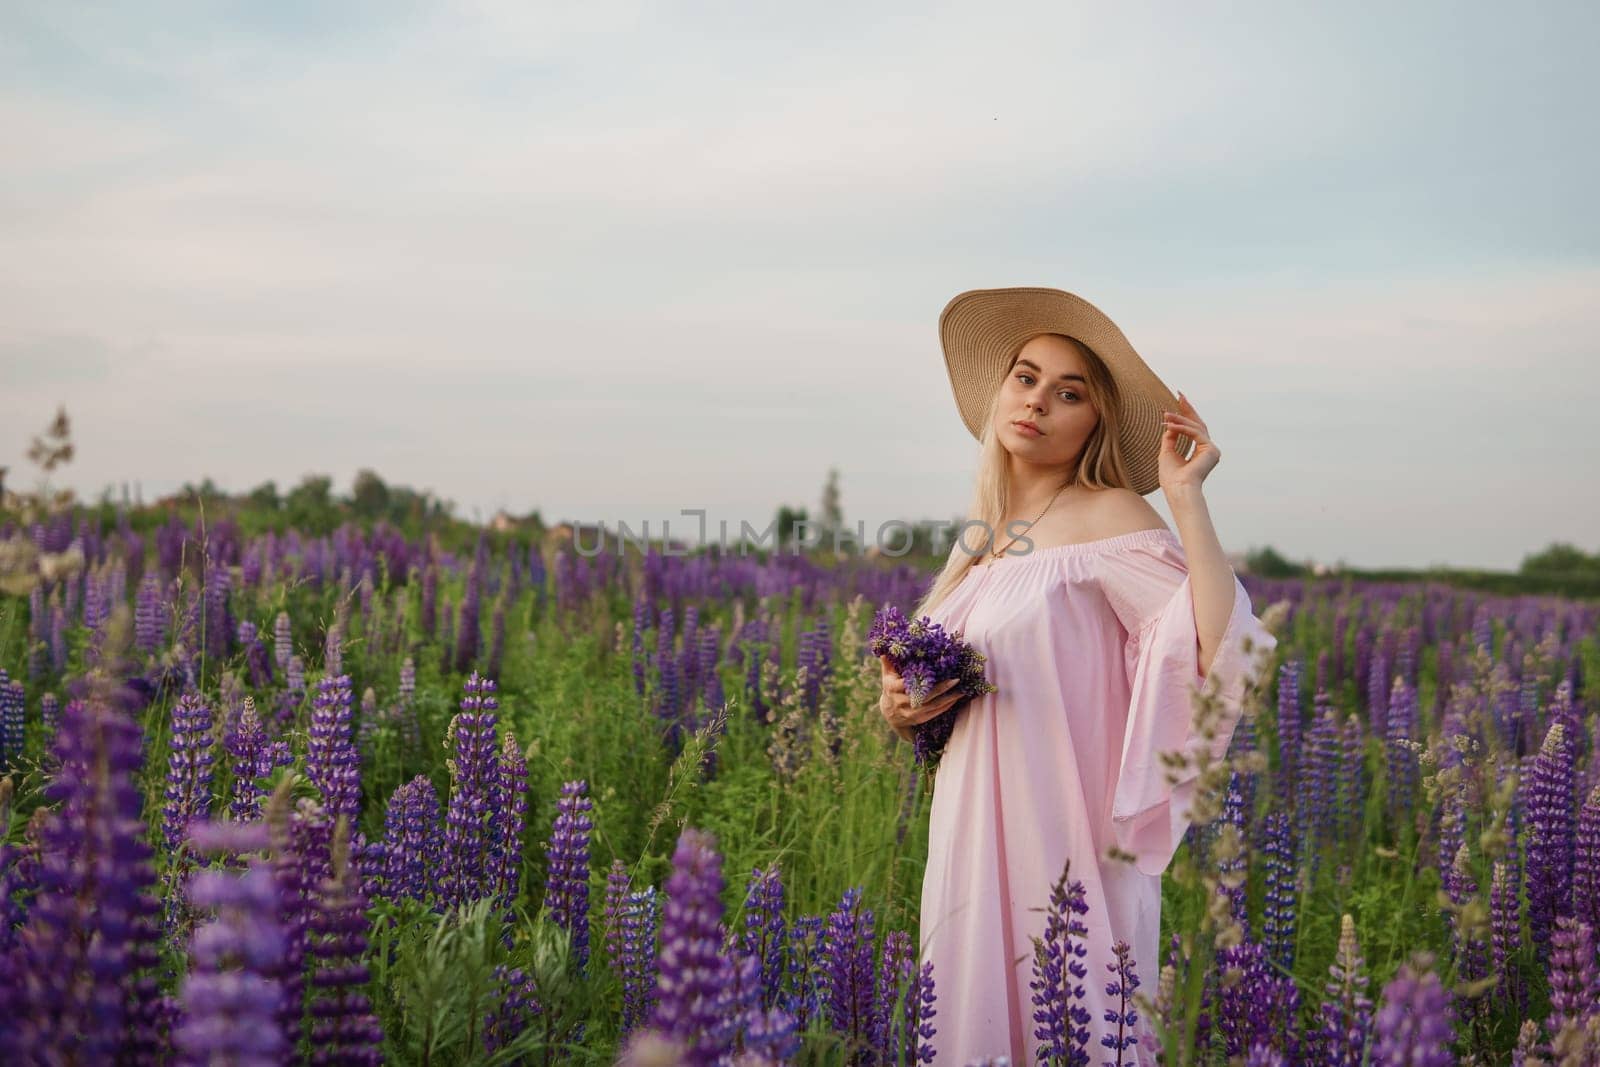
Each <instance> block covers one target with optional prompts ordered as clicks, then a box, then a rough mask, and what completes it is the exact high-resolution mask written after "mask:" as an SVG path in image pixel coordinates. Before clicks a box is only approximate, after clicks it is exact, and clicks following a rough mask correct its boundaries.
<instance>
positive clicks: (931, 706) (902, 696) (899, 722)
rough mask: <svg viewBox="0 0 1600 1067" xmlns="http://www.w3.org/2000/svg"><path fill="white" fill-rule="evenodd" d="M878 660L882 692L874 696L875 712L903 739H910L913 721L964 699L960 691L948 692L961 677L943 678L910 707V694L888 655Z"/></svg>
mask: <svg viewBox="0 0 1600 1067" xmlns="http://www.w3.org/2000/svg"><path fill="white" fill-rule="evenodd" d="M878 661H879V662H880V663H882V664H883V692H882V694H881V695H880V696H879V697H878V711H879V712H880V713H881V714H882V715H883V719H884V721H885V722H887V723H888V724H889V726H890V728H891V729H893V730H894V732H895V733H897V734H899V735H900V736H901V737H903V738H904V739H905V740H907V741H910V740H913V739H914V736H915V735H913V734H912V732H911V728H912V727H913V726H915V725H916V724H917V723H919V722H927V721H928V720H929V719H932V718H935V717H937V716H939V715H942V714H944V713H945V712H946V711H949V710H950V709H951V708H953V707H954V706H955V705H956V704H958V703H960V702H961V701H962V700H963V699H964V695H963V694H961V693H953V692H951V690H952V689H954V688H955V686H956V684H957V683H959V682H960V681H961V679H959V678H946V679H945V680H944V681H942V682H940V683H939V684H938V685H936V686H934V687H933V689H932V691H930V692H929V693H928V696H927V698H926V699H925V700H923V702H922V705H921V706H920V707H915V708H914V707H912V706H911V694H910V693H908V692H906V682H905V679H904V678H902V677H901V676H900V672H899V671H897V670H895V669H894V666H893V665H892V664H891V663H890V662H889V657H888V656H879V657H878Z"/></svg>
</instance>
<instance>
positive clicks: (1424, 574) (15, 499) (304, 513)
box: [0, 408, 1600, 597]
mask: <svg viewBox="0 0 1600 1067" xmlns="http://www.w3.org/2000/svg"><path fill="white" fill-rule="evenodd" d="M73 454H74V449H73V444H72V439H71V422H70V420H69V419H68V417H67V413H66V410H65V409H64V408H63V409H61V410H59V411H57V413H56V416H55V418H54V419H53V420H52V422H51V424H50V426H49V427H48V428H47V429H46V430H45V431H44V432H43V433H41V434H39V435H36V436H35V437H34V438H33V441H32V443H31V445H30V447H29V450H28V457H27V458H28V459H29V460H30V461H31V462H32V463H34V464H35V465H36V466H37V467H39V469H40V471H41V472H42V474H43V480H42V482H41V488H40V489H39V490H37V491H35V492H33V493H24V492H15V491H13V492H8V491H7V488H6V475H7V470H8V469H7V468H6V467H4V466H0V514H3V513H5V512H8V511H14V512H22V513H26V512H28V511H30V510H33V509H36V508H40V507H43V508H45V509H47V510H48V509H52V508H55V507H60V506H62V505H64V504H68V503H71V502H73V494H72V490H70V489H61V490H51V489H49V488H48V479H49V475H50V472H52V471H54V470H55V469H57V468H58V467H60V466H62V465H63V464H65V463H68V462H70V461H71V460H72V458H73ZM122 497H123V500H122V502H121V503H120V504H119V503H118V501H117V499H116V498H115V497H114V495H113V493H112V490H111V487H109V486H108V487H107V488H106V489H105V491H104V492H103V493H102V494H101V496H100V498H99V500H98V502H97V504H98V506H99V507H100V508H101V509H102V510H103V511H104V512H105V513H106V514H107V515H114V514H115V513H116V512H117V511H118V510H119V508H121V509H124V510H128V511H130V519H131V521H132V522H133V525H134V526H135V528H138V527H139V526H141V525H144V524H159V523H160V522H162V521H164V520H165V518H166V516H167V514H168V513H169V512H171V511H174V510H176V511H177V512H178V513H179V514H180V515H185V516H187V515H190V514H192V513H193V512H196V511H198V510H201V509H203V510H204V511H205V512H206V513H207V514H208V515H214V516H218V517H220V516H222V515H227V516H229V517H231V518H233V519H234V521H236V522H237V523H238V524H239V526H240V529H241V530H242V531H243V532H245V533H260V532H263V531H265V530H268V529H273V530H280V531H281V530H287V529H291V528H293V529H297V530H300V531H302V532H303V533H310V534H328V533H331V532H333V531H334V530H336V529H338V527H339V526H340V525H342V524H343V523H345V522H351V521H354V522H356V523H358V524H371V523H376V522H379V521H382V522H387V523H388V524H389V525H391V526H393V527H395V528H397V529H398V530H400V531H401V532H403V533H404V534H406V535H407V536H410V537H417V536H420V535H421V534H423V533H425V532H437V533H439V534H441V535H443V536H446V537H449V538H451V539H452V540H453V539H456V538H461V537H466V536H468V535H469V533H470V532H471V531H474V530H476V529H477V526H476V524H473V523H470V522H467V521H466V520H464V519H461V518H459V517H458V516H457V515H456V514H455V511H456V504H455V502H454V501H453V500H449V499H445V498H442V497H439V496H437V495H436V494H434V493H433V492H432V490H428V489H422V490H418V489H413V488H411V487H410V486H406V485H395V484H390V483H389V482H386V481H385V480H384V479H383V477H382V476H381V475H380V474H379V473H378V472H377V471H375V470H372V469H371V468H363V469H361V470H359V471H358V472H357V473H356V476H355V478H354V479H353V481H352V483H351V486H350V491H349V492H348V493H344V494H340V493H337V492H335V491H334V487H333V479H332V478H331V477H329V476H328V475H326V474H320V473H313V474H307V475H305V476H304V477H302V478H301V479H300V482H299V483H298V484H297V485H295V486H293V487H292V488H290V489H289V490H288V491H287V492H284V491H280V490H279V488H278V484H277V482H275V481H266V482H263V483H261V484H260V485H258V486H256V487H255V488H253V489H250V490H248V491H247V492H245V493H241V494H230V493H228V492H227V491H225V490H223V489H222V488H220V487H219V486H217V484H216V483H215V482H214V481H213V480H212V479H211V478H210V477H206V478H203V479H202V480H201V481H200V482H199V484H194V483H185V484H184V485H183V487H182V488H181V489H179V490H178V491H177V492H176V493H173V494H171V495H170V496H167V497H164V498H162V499H160V500H157V501H155V502H154V503H152V504H149V505H146V506H144V507H141V508H131V507H130V506H129V504H128V502H127V499H126V497H127V491H126V488H125V487H124V490H123V493H122ZM842 501H843V494H842V492H841V489H840V485H839V471H838V469H837V468H830V469H829V470H828V473H827V477H826V479H825V481H824V483H823V487H822V492H821V495H820V500H819V503H818V507H817V509H816V515H815V517H813V516H812V514H811V512H810V511H809V510H808V509H807V508H805V507H797V506H794V505H791V504H787V503H785V504H782V505H780V506H779V508H778V509H777V512H776V513H775V515H774V517H773V520H772V529H773V532H774V533H775V535H776V545H781V546H785V547H786V548H789V547H792V546H795V545H796V544H797V542H798V541H799V539H800V538H801V537H802V536H803V537H804V538H805V541H806V543H809V544H811V545H813V546H815V550H816V551H817V553H818V554H820V555H830V554H833V553H834V552H835V545H836V544H837V545H838V551H839V552H840V553H842V554H856V553H858V552H860V551H861V550H862V548H863V547H864V546H862V545H860V544H859V543H858V541H859V539H858V538H857V536H856V530H855V529H854V528H853V527H851V526H849V525H847V524H846V522H845V517H844V507H843V502H842ZM141 513H142V514H141ZM141 519H142V520H145V522H144V523H141V521H140V520H141ZM951 521H952V520H939V521H934V520H921V521H918V522H912V523H908V524H907V525H908V527H909V528H910V531H911V539H910V545H909V549H908V550H907V551H905V552H904V553H903V554H899V555H896V556H894V557H893V558H895V559H899V560H902V561H906V562H912V563H920V564H926V565H930V566H931V565H936V564H937V563H938V561H939V560H940V559H941V558H942V557H943V555H944V554H945V553H947V552H948V551H949V541H948V537H949V523H950V522H951ZM802 524H804V525H803V526H802ZM508 525H509V526H510V527H511V528H512V529H514V530H516V531H518V532H520V533H522V534H523V535H527V536H531V537H532V538H533V539H535V540H543V539H544V537H545V535H546V532H547V524H546V522H545V521H544V519H543V517H542V516H541V515H540V513H539V511H538V510H537V509H536V510H534V511H532V512H530V513H529V514H527V515H526V516H522V517H514V516H513V517H511V518H510V521H509V524H508ZM765 532H766V531H757V533H758V534H759V533H765ZM613 543H614V542H613V540H612V539H611V538H607V544H608V545H610V544H613ZM772 546H773V542H771V541H770V540H769V541H767V542H764V543H763V544H762V545H760V546H758V547H761V548H767V547H772ZM880 547H887V548H889V549H891V550H893V551H895V552H898V551H899V549H900V545H899V544H890V545H887V546H880ZM1244 568H1245V569H1246V570H1247V571H1248V572H1249V573H1251V574H1257V575H1260V576H1261V577H1264V578H1305V579H1307V580H1324V581H1341V580H1355V579H1360V580H1368V581H1439V582H1445V583H1448V584H1451V585H1455V586H1463V587H1470V588H1475V589H1482V590H1485V591H1489V592H1495V593H1501V594H1516V593H1525V594H1548V595H1557V596H1569V597H1600V550H1597V551H1596V552H1594V553H1589V552H1585V551H1583V549H1581V548H1579V547H1577V546H1576V545H1572V544H1569V543H1566V542H1552V543H1550V544H1549V545H1547V546H1546V547H1545V548H1544V549H1542V550H1540V551H1539V552H1536V553H1533V554H1531V555H1528V556H1525V557H1523V560H1522V563H1521V565H1520V566H1519V567H1518V568H1517V570H1516V571H1491V570H1482V569H1476V568H1460V567H1430V568H1420V569H1419V568H1379V569H1371V568H1357V567H1351V566H1348V565H1346V564H1343V563H1342V562H1341V563H1339V564H1334V565H1323V566H1321V567H1318V566H1317V565H1315V564H1314V563H1312V562H1310V561H1308V560H1295V559H1291V558H1289V557H1287V556H1285V555H1284V554H1283V553H1281V552H1279V551H1278V550H1277V549H1276V548H1274V547H1273V546H1271V545H1267V546H1263V547H1259V548H1252V549H1251V550H1250V551H1248V552H1246V553H1244Z"/></svg>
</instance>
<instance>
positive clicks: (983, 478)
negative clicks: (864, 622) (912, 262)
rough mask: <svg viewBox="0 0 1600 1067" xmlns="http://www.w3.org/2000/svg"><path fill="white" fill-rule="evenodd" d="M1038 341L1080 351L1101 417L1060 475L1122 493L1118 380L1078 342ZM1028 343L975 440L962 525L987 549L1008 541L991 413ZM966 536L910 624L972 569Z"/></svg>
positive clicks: (975, 548)
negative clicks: (972, 530) (981, 539)
mask: <svg viewBox="0 0 1600 1067" xmlns="http://www.w3.org/2000/svg"><path fill="white" fill-rule="evenodd" d="M1036 336H1039V337H1044V336H1051V337H1059V338H1061V339H1062V340H1064V341H1066V342H1067V343H1068V344H1070V345H1072V346H1073V347H1074V348H1075V349H1077V350H1078V354H1079V355H1081V356H1082V357H1083V365H1084V378H1085V379H1086V381H1085V383H1084V390H1083V391H1084V392H1085V393H1087V394H1088V399H1089V402H1090V403H1092V404H1093V405H1094V408H1095V410H1096V411H1097V412H1099V414H1100V421H1099V424H1098V425H1096V426H1095V428H1094V430H1093V431H1092V432H1090V434H1089V439H1088V440H1087V441H1085V442H1084V445H1083V450H1082V451H1081V452H1079V453H1078V456H1077V458H1076V459H1075V460H1073V461H1072V462H1071V463H1068V464H1067V465H1065V466H1064V467H1063V468H1062V473H1063V474H1065V475H1067V482H1066V484H1068V485H1082V486H1086V487H1088V488H1090V489H1110V488H1113V487H1116V488H1126V487H1127V486H1128V484H1129V483H1128V473H1127V465H1126V463H1124V461H1123V457H1122V441H1121V437H1120V436H1119V435H1118V433H1117V430H1118V427H1119V426H1120V425H1121V421H1122V420H1121V414H1122V395H1121V393H1119V392H1118V390H1117V381H1116V379H1115V378H1113V377H1112V376H1111V372H1110V370H1108V369H1107V368H1106V365H1105V363H1104V362H1103V361H1102V360H1101V359H1100V357H1099V356H1097V355H1095V354H1094V352H1093V351H1092V350H1091V349H1090V348H1089V346H1088V345H1086V344H1084V343H1083V342H1081V341H1079V340H1078V339H1077V338H1075V337H1068V336H1067V335H1066V334H1059V333H1058V334H1048V335H1047V334H1038V335H1036ZM1032 340H1033V338H1032V337H1029V338H1027V339H1025V340H1024V341H1023V342H1022V344H1019V345H1018V346H1017V350H1016V351H1015V352H1013V353H1011V358H1010V359H1009V360H1007V361H1006V369H1005V373H1003V374H1001V375H1000V379H999V381H997V382H995V384H994V390H993V392H992V393H991V394H990V397H989V404H988V407H987V408H986V409H985V410H984V417H983V436H982V437H981V438H980V439H979V441H980V444H979V446H978V447H979V451H978V473H977V477H976V479H975V481H974V485H973V492H972V503H971V504H970V505H969V506H968V507H967V515H966V520H965V521H966V522H967V523H968V524H974V525H975V524H980V523H981V524H982V525H980V526H978V535H979V536H983V537H984V540H985V542H986V543H988V544H993V543H999V544H1003V543H1004V539H1005V538H1007V537H1009V536H1010V534H1008V533H1006V532H1005V531H1004V530H1002V529H1001V524H1002V523H1003V521H1004V520H1005V515H1006V511H1007V509H1008V508H1009V507H1010V504H1011V482H1010V474H1011V464H1010V462H1009V456H1010V453H1008V452H1007V451H1006V449H1005V446H1004V445H1002V444H1001V443H1000V439H999V438H998V437H996V436H995V434H994V413H995V408H996V407H997V406H998V405H999V403H1000V386H1001V383H1003V382H1004V381H1005V379H1006V378H1008V377H1009V376H1010V375H1011V369H1012V368H1013V367H1015V366H1016V365H1017V357H1018V356H1019V355H1020V354H1021V352H1022V347H1023V345H1025V344H1027V343H1028V341H1032ZM968 530H969V528H968V527H967V526H963V527H962V528H961V531H960V533H959V534H958V535H957V537H956V539H955V543H954V544H952V545H951V546H950V557H949V558H948V559H947V560H945V564H944V567H943V568H942V569H941V570H940V571H939V573H938V575H937V576H936V577H935V578H934V580H933V585H932V587H931V588H930V589H929V590H928V593H927V595H926V596H924V597H923V598H922V602H921V603H920V604H918V605H917V607H916V610H915V611H913V612H912V615H911V617H912V618H920V617H921V616H923V615H926V614H927V613H928V612H929V611H931V610H933V608H935V607H936V606H938V605H939V604H940V603H941V602H942V601H943V600H944V598H945V597H946V596H948V595H950V591H951V590H953V589H954V588H955V587H956V586H957V585H959V584H960V582H961V579H962V578H964V577H966V575H967V572H968V571H969V570H971V569H972V565H973V563H974V562H975V561H976V560H977V558H978V557H977V553H979V552H981V551H984V549H985V547H987V545H986V544H980V545H972V544H971V540H970V538H969V537H968ZM991 534H992V535H993V536H992V538H991V536H990V535H991ZM964 546H970V547H964Z"/></svg>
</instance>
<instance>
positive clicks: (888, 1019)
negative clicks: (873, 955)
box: [871, 930, 917, 1063]
mask: <svg viewBox="0 0 1600 1067" xmlns="http://www.w3.org/2000/svg"><path fill="white" fill-rule="evenodd" d="M916 973H917V963H916V960H915V959H914V958H913V953H912V951H911V935H910V934H908V933H906V932H905V931H904V930H890V931H889V932H888V933H887V934H885V935H884V938H883V951H882V954H881V955H880V956H879V958H878V986H877V991H876V993H875V994H874V996H873V999H872V1028H871V1033H872V1051H873V1054H874V1056H875V1057H876V1058H878V1059H879V1060H881V1061H883V1062H886V1063H900V1062H901V1056H900V1050H899V1049H898V1048H897V1045H898V1042H897V1041H896V1038H897V1037H898V1036H900V1035H898V1034H897V1033H896V1030H897V1027H896V1026H895V1024H896V1023H897V1022H900V1021H901V1020H902V1018H903V1015H902V1014H901V1012H902V1011H903V1009H904V1007H905V1001H904V999H903V998H905V997H908V996H913V995H914V991H913V989H912V979H914V978H915V977H916Z"/></svg>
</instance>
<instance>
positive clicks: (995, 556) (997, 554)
mask: <svg viewBox="0 0 1600 1067" xmlns="http://www.w3.org/2000/svg"><path fill="white" fill-rule="evenodd" d="M1071 484H1072V483H1071V482H1063V483H1061V489H1057V490H1056V492H1055V496H1052V497H1051V498H1050V500H1049V501H1048V502H1047V503H1046V504H1045V506H1044V508H1043V509H1042V510H1041V511H1040V512H1039V514H1037V515H1035V516H1034V517H1033V522H1030V523H1028V526H1027V529H1025V530H1023V531H1022V533H1027V532H1028V530H1031V529H1033V523H1034V522H1038V521H1039V520H1040V519H1042V518H1044V513H1045V512H1046V511H1049V510H1050V505H1051V504H1054V503H1055V502H1056V497H1058V496H1060V495H1061V490H1062V489H1065V488H1066V487H1067V486H1069V485H1071ZM1021 536H1022V534H1017V537H1021ZM1017 537H1013V538H1012V539H1011V540H1009V541H1007V542H1006V543H1005V544H1003V545H1001V546H1000V549H999V551H997V552H990V553H989V558H990V559H999V558H1000V554H1001V553H1002V552H1004V551H1005V550H1006V549H1008V548H1010V547H1011V546H1012V545H1014V544H1016V543H1017Z"/></svg>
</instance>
